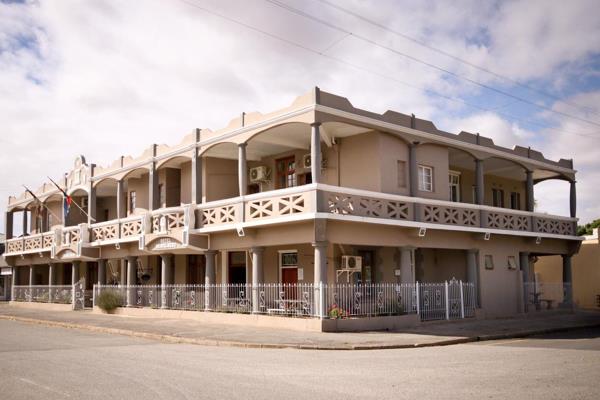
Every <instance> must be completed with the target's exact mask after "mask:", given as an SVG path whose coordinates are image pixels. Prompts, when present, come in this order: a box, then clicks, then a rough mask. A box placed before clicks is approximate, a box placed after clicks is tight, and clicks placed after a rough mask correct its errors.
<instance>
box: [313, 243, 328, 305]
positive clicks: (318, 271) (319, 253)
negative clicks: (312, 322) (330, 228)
mask: <svg viewBox="0 0 600 400" xmlns="http://www.w3.org/2000/svg"><path fill="white" fill-rule="evenodd" d="M312 245H313V248H314V265H315V268H314V284H315V288H322V289H325V288H324V287H325V286H326V285H327V242H315V243H313V244H312ZM321 284H322V286H321ZM314 295H315V296H314V297H315V298H314V310H315V316H324V315H325V314H326V312H327V310H326V301H325V298H326V291H325V290H324V293H321V289H319V290H315V291H314Z"/></svg>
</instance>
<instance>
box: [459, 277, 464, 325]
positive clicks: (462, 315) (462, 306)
mask: <svg viewBox="0 0 600 400" xmlns="http://www.w3.org/2000/svg"><path fill="white" fill-rule="evenodd" d="M458 282H459V284H460V317H461V318H462V319H464V318H465V298H464V293H463V281H458Z"/></svg>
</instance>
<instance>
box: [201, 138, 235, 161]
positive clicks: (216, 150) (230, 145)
mask: <svg viewBox="0 0 600 400" xmlns="http://www.w3.org/2000/svg"><path fill="white" fill-rule="evenodd" d="M237 155H238V144H237V143H235V142H217V143H212V144H210V145H208V147H205V148H202V149H201V150H200V154H199V156H202V157H216V158H227V159H231V160H234V159H235V160H237Z"/></svg>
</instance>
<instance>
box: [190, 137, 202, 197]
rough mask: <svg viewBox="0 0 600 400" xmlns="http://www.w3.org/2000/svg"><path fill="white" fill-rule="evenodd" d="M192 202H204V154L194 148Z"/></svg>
mask: <svg viewBox="0 0 600 400" xmlns="http://www.w3.org/2000/svg"><path fill="white" fill-rule="evenodd" d="M192 203H196V204H200V203H202V156H201V155H199V154H198V148H194V150H192Z"/></svg>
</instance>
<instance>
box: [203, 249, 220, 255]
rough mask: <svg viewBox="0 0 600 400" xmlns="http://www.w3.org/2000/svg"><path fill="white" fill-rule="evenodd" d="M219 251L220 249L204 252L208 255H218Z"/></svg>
mask: <svg viewBox="0 0 600 400" xmlns="http://www.w3.org/2000/svg"><path fill="white" fill-rule="evenodd" d="M218 252H219V251H218V250H205V251H204V254H205V255H207V256H215V255H217V253H218Z"/></svg>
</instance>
